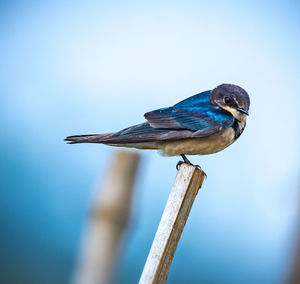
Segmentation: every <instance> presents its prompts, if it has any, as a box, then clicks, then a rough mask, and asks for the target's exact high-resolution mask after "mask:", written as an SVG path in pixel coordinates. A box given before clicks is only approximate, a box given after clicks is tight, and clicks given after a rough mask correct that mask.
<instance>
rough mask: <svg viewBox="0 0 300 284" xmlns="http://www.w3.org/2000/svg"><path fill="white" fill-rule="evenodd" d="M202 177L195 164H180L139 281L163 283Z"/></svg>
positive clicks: (203, 174) (142, 283) (152, 283)
mask: <svg viewBox="0 0 300 284" xmlns="http://www.w3.org/2000/svg"><path fill="white" fill-rule="evenodd" d="M204 177H205V173H204V172H203V171H201V170H199V169H198V168H196V167H194V166H191V165H188V164H182V165H181V166H180V169H179V171H178V173H177V176H176V178H175V182H174V185H173V188H172V190H171V193H170V195H169V199H168V201H167V204H166V207H165V210H164V212H163V215H162V217H161V220H160V224H159V226H158V229H157V231H156V234H155V237H154V240H153V243H152V246H151V249H150V252H149V255H148V258H147V261H146V264H145V266H144V270H143V273H142V275H141V278H140V281H139V283H140V284H150V283H151V284H162V283H165V282H166V280H167V277H168V272H169V269H170V266H171V263H172V260H173V257H174V253H175V250H176V248H177V244H178V242H179V239H180V236H181V233H182V231H183V228H184V226H185V223H186V221H187V218H188V216H189V213H190V210H191V207H192V205H193V202H194V199H195V197H196V195H197V193H198V190H199V188H200V187H201V186H202V183H203V180H204Z"/></svg>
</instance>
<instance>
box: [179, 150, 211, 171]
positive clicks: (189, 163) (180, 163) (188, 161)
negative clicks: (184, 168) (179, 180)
mask: <svg viewBox="0 0 300 284" xmlns="http://www.w3.org/2000/svg"><path fill="white" fill-rule="evenodd" d="M180 156H181V157H182V159H183V161H179V162H178V163H177V165H176V170H177V171H178V169H179V167H180V166H181V165H182V164H184V163H185V164H188V165H191V166H194V167H196V168H198V169H199V170H202V169H201V167H200V166H199V165H193V164H192V163H191V162H190V160H189V159H188V158H187V157H186V156H185V155H184V154H181V155H180ZM205 175H206V174H205Z"/></svg>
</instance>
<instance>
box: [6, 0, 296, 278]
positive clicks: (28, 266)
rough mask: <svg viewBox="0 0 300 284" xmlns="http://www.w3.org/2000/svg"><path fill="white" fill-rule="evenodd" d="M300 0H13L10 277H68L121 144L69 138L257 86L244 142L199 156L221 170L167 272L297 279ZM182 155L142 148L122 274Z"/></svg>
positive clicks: (213, 173) (137, 262) (134, 269)
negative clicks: (203, 96)
mask: <svg viewBox="0 0 300 284" xmlns="http://www.w3.org/2000/svg"><path fill="white" fill-rule="evenodd" d="M299 8H300V7H299V4H298V3H297V1H244V2H242V1H209V3H208V1H207V2H204V1H203V2H202V1H165V2H163V3H161V2H160V1H151V2H150V1H149V2H141V1H136V2H135V1H126V2H122V1H105V2H101V1H82V2H80V1H70V2H64V1H10V2H6V3H5V2H1V4H0V102H1V103H0V129H1V142H0V143H1V147H0V174H1V179H0V188H1V199H0V210H1V212H0V213H1V214H0V226H1V233H0V250H1V262H2V263H1V268H0V269H1V273H0V275H1V276H0V277H1V279H0V280H1V282H2V283H67V282H68V281H70V279H71V276H72V273H73V270H74V265H75V263H76V258H77V255H78V249H79V245H80V240H81V236H82V232H83V227H84V224H85V221H86V217H87V215H88V209H89V206H90V204H91V197H92V195H93V192H94V191H95V189H96V188H97V185H98V184H99V183H101V180H102V178H104V177H105V174H106V170H107V164H109V161H110V158H111V155H113V153H114V150H113V149H111V148H109V147H106V146H103V145H75V146H71V145H66V144H65V143H64V142H63V141H62V140H63V138H64V137H65V136H67V135H71V134H84V133H102V132H111V131H116V130H120V129H122V128H124V127H127V126H129V125H132V124H136V123H139V122H142V121H143V120H144V119H143V114H144V113H145V112H147V111H149V110H152V109H156V108H159V107H165V106H169V105H173V104H174V103H176V102H178V101H180V100H182V99H184V98H186V97H188V96H191V95H193V94H196V93H198V92H201V91H205V90H209V89H212V88H214V87H216V86H217V85H219V84H221V83H234V84H238V85H240V86H242V87H243V88H245V89H246V90H247V91H248V93H249V94H250V97H251V109H250V116H249V119H248V124H247V127H246V130H245V132H244V133H243V135H242V136H241V138H240V139H239V140H238V141H237V142H236V143H235V144H233V145H232V146H231V147H229V148H228V149H226V150H224V151H222V152H220V153H218V154H214V155H210V156H203V157H200V156H199V157H196V156H195V157H191V160H192V161H193V162H194V163H198V164H200V165H201V166H202V168H203V169H204V170H205V171H206V173H207V175H208V179H207V180H206V181H205V184H204V186H203V189H202V190H201V191H200V192H199V194H198V197H197V199H196V201H195V204H194V206H193V209H192V211H191V215H190V218H189V220H188V222H187V225H186V228H185V231H184V232H183V235H182V238H181V241H180V244H179V247H178V250H177V252H176V255H175V258H174V262H173V264H172V267H171V270H170V275H169V283H200V282H201V283H283V282H284V281H285V279H286V277H287V275H288V273H289V270H290V265H291V262H292V260H293V252H294V246H295V233H296V224H297V221H298V219H297V216H298V203H299V202H298V201H299V196H298V190H299V145H300V143H299V142H300V141H299V140H300V134H299V133H300V131H299V130H300V126H299V125H300V115H299V105H300V98H299V78H300V71H299V59H300V29H299V26H300V10H299ZM177 160H178V158H176V157H175V158H164V157H161V156H159V155H158V154H157V153H155V152H151V151H145V152H143V160H142V165H141V169H140V171H139V176H138V181H137V186H136V192H135V193H136V195H135V198H134V208H133V214H132V219H131V222H130V226H129V230H128V232H127V234H126V236H125V241H124V244H125V245H124V247H123V256H122V258H121V260H120V262H119V268H118V275H117V279H118V281H117V282H118V283H135V282H137V280H138V279H139V275H140V273H141V270H142V268H143V265H144V262H145V259H146V257H147V253H148V251H149V248H150V245H151V242H152V239H153V236H154V233H155V230H156V228H157V225H158V222H159V219H160V216H161V214H162V211H163V208H164V205H165V202H166V200H167V197H168V193H169V190H170V188H171V186H172V183H173V180H174V177H175V174H176V170H175V165H176V163H177Z"/></svg>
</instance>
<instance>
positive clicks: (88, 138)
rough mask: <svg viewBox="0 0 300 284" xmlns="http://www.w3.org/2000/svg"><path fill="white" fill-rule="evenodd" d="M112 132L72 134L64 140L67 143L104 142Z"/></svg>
mask: <svg viewBox="0 0 300 284" xmlns="http://www.w3.org/2000/svg"><path fill="white" fill-rule="evenodd" d="M112 135H113V133H105V134H85V135H72V136H68V137H67V138H65V139H64V140H65V141H67V142H68V144H77V143H105V141H106V139H107V138H110V137H111V136H112Z"/></svg>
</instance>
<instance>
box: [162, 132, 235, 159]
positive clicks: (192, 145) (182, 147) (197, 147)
mask: <svg viewBox="0 0 300 284" xmlns="http://www.w3.org/2000/svg"><path fill="white" fill-rule="evenodd" d="M234 141H235V133H234V130H233V128H231V127H230V128H227V129H225V130H223V131H220V132H219V133H216V134H213V135H211V136H208V137H202V138H189V139H184V140H178V141H176V140H175V141H168V142H167V141H166V142H160V143H159V144H158V148H159V149H160V151H161V153H162V154H163V155H165V156H178V155H180V154H186V155H207V154H212V153H216V152H219V151H221V150H223V149H225V148H226V147H228V146H229V145H231V144H232V143H233V142H234Z"/></svg>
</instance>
